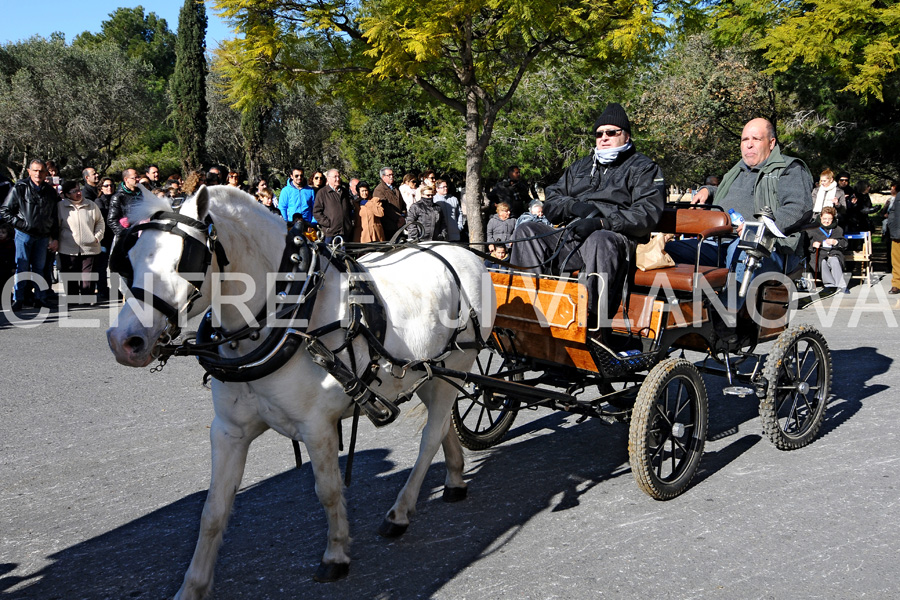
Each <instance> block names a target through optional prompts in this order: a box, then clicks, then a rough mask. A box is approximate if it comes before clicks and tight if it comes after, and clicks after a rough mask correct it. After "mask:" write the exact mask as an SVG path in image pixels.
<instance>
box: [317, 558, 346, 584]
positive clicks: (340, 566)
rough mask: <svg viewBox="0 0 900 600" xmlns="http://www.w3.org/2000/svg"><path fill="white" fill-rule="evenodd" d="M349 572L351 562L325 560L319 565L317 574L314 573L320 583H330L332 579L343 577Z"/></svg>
mask: <svg viewBox="0 0 900 600" xmlns="http://www.w3.org/2000/svg"><path fill="white" fill-rule="evenodd" d="M348 573H350V563H327V562H323V563H322V564H320V565H319V568H318V569H316V574H315V575H313V579H314V580H316V581H318V582H319V583H329V582H331V581H337V580H338V579H343V578H344V577H346V576H347V574H348Z"/></svg>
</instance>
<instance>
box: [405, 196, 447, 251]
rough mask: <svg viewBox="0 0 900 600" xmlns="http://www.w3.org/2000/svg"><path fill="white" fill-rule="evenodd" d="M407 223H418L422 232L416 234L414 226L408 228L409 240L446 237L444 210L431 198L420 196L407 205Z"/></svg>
mask: <svg viewBox="0 0 900 600" xmlns="http://www.w3.org/2000/svg"><path fill="white" fill-rule="evenodd" d="M406 221H407V222H408V223H419V224H420V225H422V228H423V229H424V232H423V233H422V235H417V230H416V229H415V228H410V229H409V239H411V240H420V241H425V240H446V239H447V223H446V221H444V211H442V210H441V207H440V206H438V205H436V204H435V203H434V200H433V199H430V198H422V199H420V200H419V201H417V202H414V203H413V205H412V206H410V207H409V213H408V214H407V215H406Z"/></svg>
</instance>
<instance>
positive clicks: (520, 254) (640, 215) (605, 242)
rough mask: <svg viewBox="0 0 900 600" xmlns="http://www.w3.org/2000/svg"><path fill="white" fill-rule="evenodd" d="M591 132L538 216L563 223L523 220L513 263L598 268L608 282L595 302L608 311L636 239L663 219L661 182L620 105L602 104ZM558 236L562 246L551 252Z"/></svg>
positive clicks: (593, 286) (537, 268)
mask: <svg viewBox="0 0 900 600" xmlns="http://www.w3.org/2000/svg"><path fill="white" fill-rule="evenodd" d="M592 133H593V134H594V136H595V137H596V144H595V147H594V150H593V152H591V153H590V154H589V155H588V156H585V157H584V158H581V159H579V160H577V161H575V162H574V163H573V164H572V165H571V166H569V168H568V169H566V171H565V173H563V176H562V177H561V178H560V180H559V181H557V182H556V183H554V184H553V185H551V186H549V187H548V188H547V190H546V201H545V202H544V206H543V211H544V215H545V216H546V217H547V219H548V220H549V221H550V222H551V223H554V224H566V223H568V226H567V227H566V228H565V229H556V230H554V229H553V228H551V227H550V226H548V225H545V224H544V223H540V222H537V221H533V222H530V223H523V224H522V225H521V226H520V227H517V228H516V230H515V232H514V233H513V239H512V241H513V242H514V243H513V247H512V257H511V262H512V263H513V264H514V265H520V266H523V267H526V268H528V269H529V270H531V271H534V272H538V273H540V272H544V273H546V272H573V271H576V270H580V271H581V272H584V273H597V274H598V275H599V276H600V277H601V278H603V279H604V280H605V281H606V282H607V286H606V289H607V290H608V292H606V293H605V294H604V296H605V297H604V298H600V300H605V303H606V309H607V313H608V315H611V314H614V313H615V311H616V309H617V308H618V306H619V303H620V302H621V300H622V290H623V286H624V283H625V276H626V275H627V273H628V265H627V263H628V257H629V256H633V255H634V247H635V246H636V245H637V244H638V243H642V242H646V241H648V240H649V239H650V233H651V232H652V231H653V228H654V227H656V224H657V223H658V222H659V219H660V217H661V216H662V213H663V208H664V207H665V192H664V190H665V182H664V181H663V173H662V170H661V169H660V168H659V166H658V165H657V164H656V163H655V162H653V160H651V159H650V158H648V157H647V156H645V155H643V154H641V153H640V152H638V151H637V149H636V148H635V145H634V141H633V140H632V139H631V122H630V121H629V120H628V115H627V114H626V113H625V109H623V108H622V106H621V105H620V104H617V103H615V102H613V103H610V104H609V105H607V107H606V110H604V111H603V114H601V115H600V116H599V117H598V118H597V120H596V122H595V123H594V128H593V131H592ZM560 236H562V238H560ZM560 239H561V242H562V249H561V251H560V252H559V253H557V254H555V251H556V249H557V244H558V242H560ZM518 240H521V241H518ZM554 254H555V257H554ZM551 260H552V264H549V263H548V261H551ZM597 279H598V278H597V277H589V278H588V281H589V282H590V285H589V287H588V293H589V297H590V299H589V301H590V306H592V307H595V306H597V300H598V297H597V295H598V291H599V289H600V288H598V287H597V286H598V283H597ZM608 315H607V316H608ZM596 316H598V317H599V316H603V315H602V314H598V315H596Z"/></svg>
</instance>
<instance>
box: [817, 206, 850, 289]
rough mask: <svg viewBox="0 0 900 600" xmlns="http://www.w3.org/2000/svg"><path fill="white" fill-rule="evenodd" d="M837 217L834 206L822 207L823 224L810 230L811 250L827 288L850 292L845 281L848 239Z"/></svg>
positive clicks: (821, 218) (821, 220)
mask: <svg viewBox="0 0 900 600" xmlns="http://www.w3.org/2000/svg"><path fill="white" fill-rule="evenodd" d="M836 217H837V211H836V210H835V209H834V207H833V206H826V207H825V208H823V209H822V214H821V215H819V222H820V223H821V226H820V227H818V228H816V229H809V230H808V233H809V240H810V242H811V244H810V247H809V251H810V255H812V256H813V257H814V259H815V260H816V262H817V266H818V267H819V273H820V275H821V276H822V284H823V285H824V286H825V287H826V288H841V289H843V290H844V293H845V294H849V293H850V289H849V288H848V284H847V282H845V281H844V250H845V249H846V248H847V240H846V239H845V238H844V232H843V230H842V229H841V228H840V227H838V226H837V225H835V223H834V220H835V218H836Z"/></svg>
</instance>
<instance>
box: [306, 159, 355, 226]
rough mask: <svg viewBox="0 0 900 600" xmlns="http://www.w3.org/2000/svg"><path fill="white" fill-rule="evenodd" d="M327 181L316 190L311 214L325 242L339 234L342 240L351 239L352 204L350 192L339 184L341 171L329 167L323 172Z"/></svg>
mask: <svg viewBox="0 0 900 600" xmlns="http://www.w3.org/2000/svg"><path fill="white" fill-rule="evenodd" d="M325 181H326V182H327V183H326V184H325V185H323V186H322V188H321V189H320V190H319V191H318V192H316V200H315V202H314V203H313V215H314V216H315V217H316V221H317V222H318V224H319V228H320V229H321V230H322V235H323V236H324V239H325V243H326V244H330V243H331V241H332V240H333V239H334V238H335V237H337V236H341V237H342V238H344V241H347V242H350V241H353V204H352V203H351V202H350V193H349V192H348V191H347V188H345V187H344V186H342V185H341V173H340V172H339V171H338V170H337V169H329V170H328V172H327V173H325Z"/></svg>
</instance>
